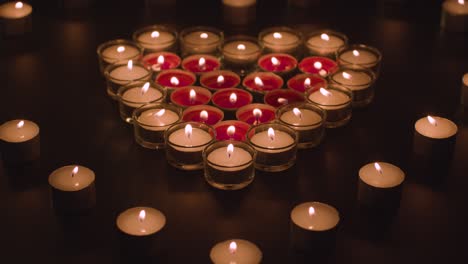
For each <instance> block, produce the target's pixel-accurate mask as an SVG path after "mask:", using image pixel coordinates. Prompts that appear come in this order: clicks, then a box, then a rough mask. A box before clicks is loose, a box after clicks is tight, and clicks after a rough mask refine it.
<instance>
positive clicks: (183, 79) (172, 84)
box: [155, 69, 197, 89]
mask: <svg viewBox="0 0 468 264" xmlns="http://www.w3.org/2000/svg"><path fill="white" fill-rule="evenodd" d="M196 80H197V77H196V76H195V74H193V73H191V72H187V71H183V70H178V69H171V70H165V71H162V72H161V73H159V74H158V76H156V81H155V82H156V83H158V84H159V85H162V86H164V87H167V88H170V89H176V88H180V87H185V86H190V85H193V84H194V83H195V81H196Z"/></svg>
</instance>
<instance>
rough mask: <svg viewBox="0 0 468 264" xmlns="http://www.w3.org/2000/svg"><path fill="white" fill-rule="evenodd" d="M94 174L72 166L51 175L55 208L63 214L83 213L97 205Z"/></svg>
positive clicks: (83, 168) (85, 169)
mask: <svg viewBox="0 0 468 264" xmlns="http://www.w3.org/2000/svg"><path fill="white" fill-rule="evenodd" d="M94 179H95V175H94V172H93V171H92V170H90V169H88V168H86V167H83V166H77V165H70V166H65V167H61V168H59V169H57V170H55V171H53V172H52V173H51V174H50V175H49V184H50V186H51V188H52V203H53V207H54V208H55V209H57V210H58V211H61V212H69V213H73V212H83V211H85V210H89V209H91V208H93V207H94V206H95V205H96V187H95V185H94Z"/></svg>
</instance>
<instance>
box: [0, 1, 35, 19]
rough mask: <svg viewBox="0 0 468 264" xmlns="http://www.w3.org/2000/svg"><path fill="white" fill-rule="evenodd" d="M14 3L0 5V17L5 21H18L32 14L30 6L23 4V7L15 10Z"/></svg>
mask: <svg viewBox="0 0 468 264" xmlns="http://www.w3.org/2000/svg"><path fill="white" fill-rule="evenodd" d="M16 3H17V2H16V1H15V2H7V3H4V4H2V5H0V17H3V18H6V19H19V18H23V17H26V16H28V15H30V14H31V13H32V6H31V5H29V4H27V3H24V2H22V3H23V6H22V7H21V8H16V7H15V5H16Z"/></svg>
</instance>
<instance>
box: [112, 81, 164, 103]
mask: <svg viewBox="0 0 468 264" xmlns="http://www.w3.org/2000/svg"><path fill="white" fill-rule="evenodd" d="M162 96H163V94H162V92H161V91H159V90H158V89H156V88H154V87H151V86H150V83H149V82H147V83H145V84H144V85H143V87H135V88H130V89H128V90H126V91H125V92H124V93H123V94H122V95H121V102H122V103H123V104H125V105H127V106H130V107H133V108H137V107H140V106H142V105H143V104H145V103H149V102H153V101H156V100H158V99H160V98H161V97H162Z"/></svg>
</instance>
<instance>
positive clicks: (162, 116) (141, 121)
mask: <svg viewBox="0 0 468 264" xmlns="http://www.w3.org/2000/svg"><path fill="white" fill-rule="evenodd" d="M181 116H182V109H181V108H179V107H177V106H175V105H172V104H164V103H157V104H146V105H143V106H141V107H140V108H137V109H136V110H135V111H134V112H133V126H134V134H135V141H136V142H137V143H138V144H139V145H140V146H142V147H145V148H149V149H161V148H164V145H165V141H164V133H165V132H166V130H167V129H168V128H169V127H170V126H171V125H173V124H175V123H177V122H179V121H180V120H181Z"/></svg>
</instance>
